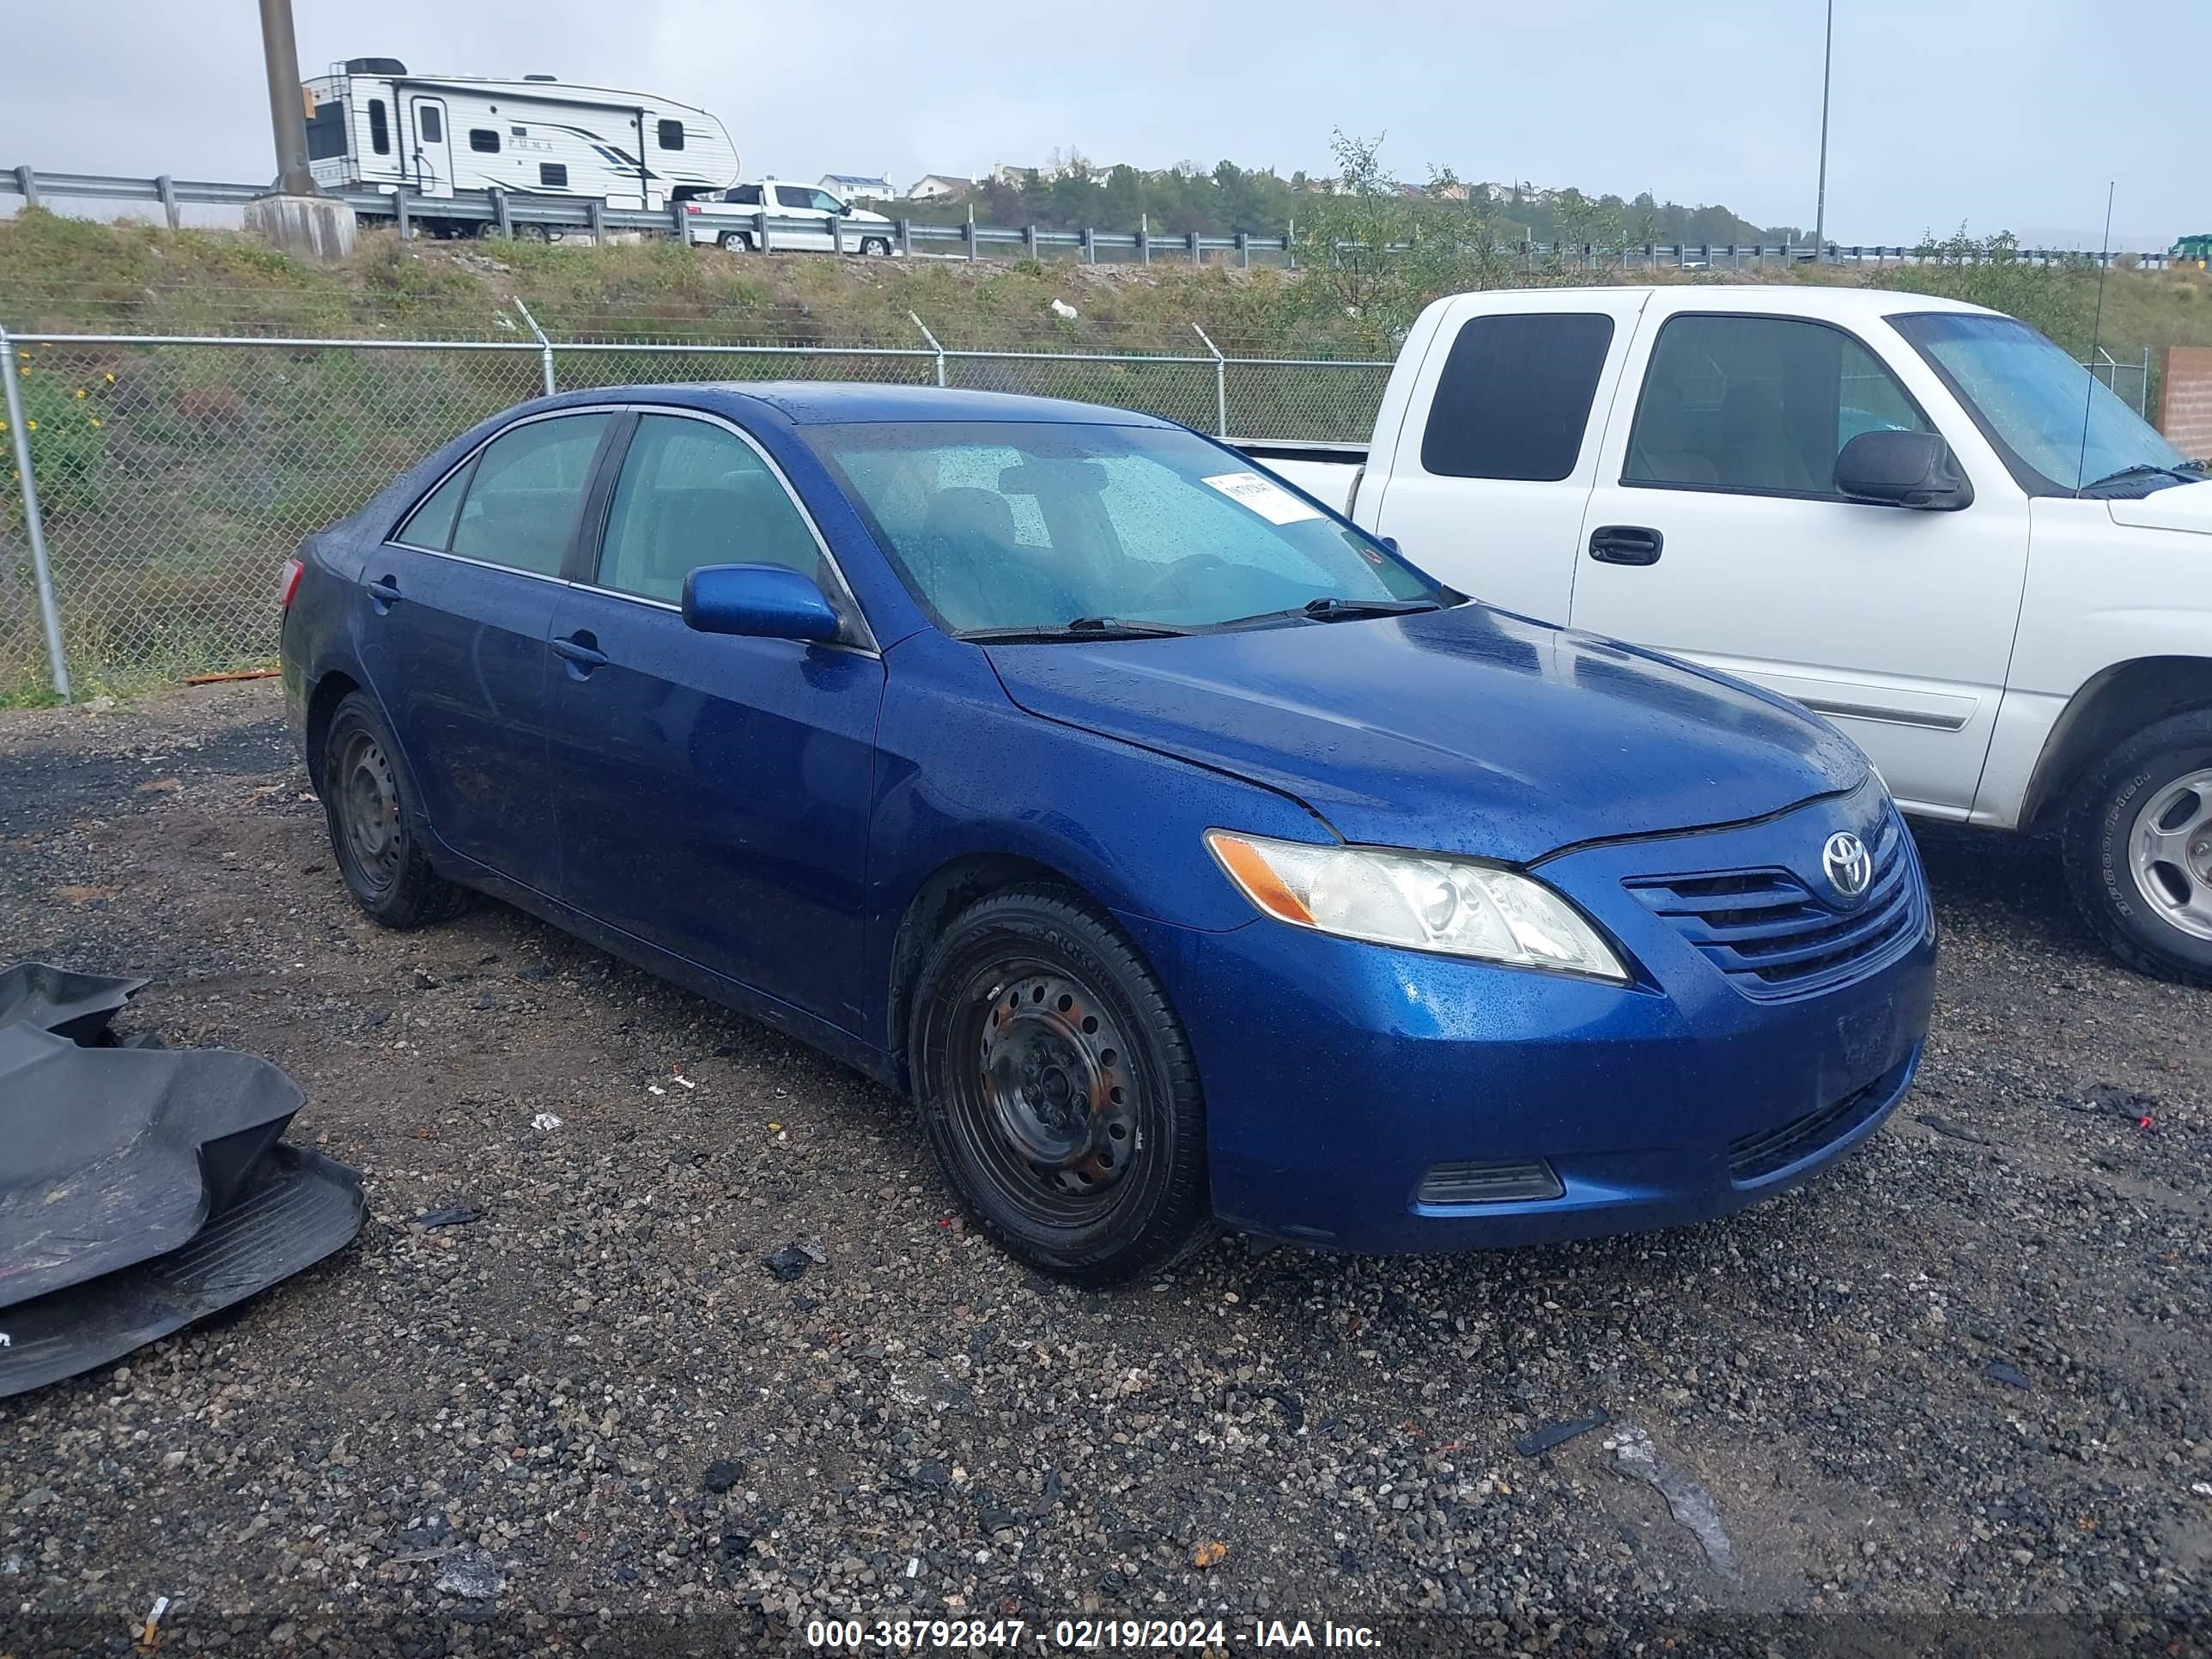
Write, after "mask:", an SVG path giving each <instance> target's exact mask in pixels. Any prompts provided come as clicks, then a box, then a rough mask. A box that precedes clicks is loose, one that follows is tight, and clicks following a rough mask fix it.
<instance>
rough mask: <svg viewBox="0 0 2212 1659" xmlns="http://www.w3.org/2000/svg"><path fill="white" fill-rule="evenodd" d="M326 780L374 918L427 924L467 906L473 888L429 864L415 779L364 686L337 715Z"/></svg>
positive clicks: (326, 751)
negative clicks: (461, 884)
mask: <svg viewBox="0 0 2212 1659" xmlns="http://www.w3.org/2000/svg"><path fill="white" fill-rule="evenodd" d="M322 780H323V790H322V793H323V811H324V814H325V816H326V817H328V818H329V820H330V829H331V852H332V854H335V855H336V857H337V866H338V873H339V874H340V875H341V876H343V877H344V878H345V884H346V886H347V888H348V889H349V890H350V891H351V892H352V894H353V896H354V902H355V903H356V904H358V905H360V906H361V908H362V910H363V911H364V912H365V913H366V914H367V915H368V917H369V919H370V920H371V921H375V922H378V923H380V924H381V925H382V926H384V927H398V928H409V927H428V926H430V925H431V924H432V923H434V922H440V921H445V920H447V918H448V917H450V916H455V915H459V914H460V913H461V911H462V910H464V909H465V908H467V907H468V902H469V900H470V898H471V893H470V892H469V890H468V889H467V888H465V887H462V886H459V885H458V884H455V883H453V882H450V881H447V879H446V878H444V877H443V876H441V875H439V874H438V873H437V872H435V871H434V870H433V869H431V868H430V860H429V857H428V854H427V853H426V852H425V851H424V848H423V845H422V842H423V840H424V836H423V831H422V817H421V811H420V807H419V805H418V803H417V800H416V794H415V780H414V778H413V776H412V775H410V773H409V772H408V770H407V763H406V761H405V760H404V758H402V757H401V756H400V753H399V745H398V744H396V743H394V742H393V741H392V732H391V730H390V728H388V727H387V726H386V725H385V723H384V716H383V715H382V714H380V713H379V712H378V710H377V707H376V705H375V704H374V702H370V701H369V699H368V697H367V696H364V695H363V694H362V693H361V692H359V691H354V692H349V693H348V694H347V696H346V697H345V700H344V701H343V702H341V703H339V704H338V706H337V709H336V710H335V711H334V712H333V713H332V714H331V724H330V729H329V731H328V732H325V734H324V738H323V767H322Z"/></svg>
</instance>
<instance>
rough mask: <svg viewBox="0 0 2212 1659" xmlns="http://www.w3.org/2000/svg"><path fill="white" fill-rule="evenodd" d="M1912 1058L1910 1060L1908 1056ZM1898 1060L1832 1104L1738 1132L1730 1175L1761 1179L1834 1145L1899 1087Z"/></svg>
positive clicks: (1732, 1148) (1731, 1148)
mask: <svg viewBox="0 0 2212 1659" xmlns="http://www.w3.org/2000/svg"><path fill="white" fill-rule="evenodd" d="M1906 1064H1907V1065H1909V1064H1911V1062H1910V1061H1907V1062H1906ZM1904 1070H1905V1066H1896V1067H1893V1068H1892V1069H1891V1070H1889V1071H1887V1072H1885V1073H1882V1074H1881V1076H1880V1077H1878V1078H1876V1079H1875V1080H1874V1081H1873V1082H1871V1083H1869V1084H1868V1085H1866V1087H1864V1088H1863V1089H1854V1090H1852V1091H1850V1093H1849V1094H1847V1095H1845V1096H1844V1097H1843V1098H1842V1099H1841V1100H1839V1101H1838V1102H1836V1103H1835V1104H1834V1105H1832V1106H1823V1107H1822V1108H1820V1110H1819V1111H1817V1112H1808V1113H1806V1114H1805V1115H1804V1116H1802V1117H1796V1118H1792V1119H1790V1121H1789V1122H1787V1123H1782V1124H1778V1125H1776V1126H1775V1127H1773V1128H1771V1129H1761V1130H1760V1131H1759V1133H1756V1134H1748V1135H1738V1136H1737V1137H1736V1138H1735V1139H1734V1140H1731V1141H1730V1142H1729V1179H1731V1180H1733V1181H1735V1182H1747V1181H1757V1180H1759V1179H1760V1178H1762V1177H1763V1176H1771V1175H1772V1174H1774V1173H1775V1172H1776V1171H1777V1170H1786V1169H1788V1168H1789V1167H1790V1165H1791V1164H1796V1163H1798V1162H1800V1161H1802V1160H1803V1159H1805V1158H1810V1157H1812V1156H1813V1154H1814V1153H1815V1152H1819V1151H1820V1149H1821V1148H1822V1147H1824V1146H1832V1145H1833V1144H1834V1143H1835V1142H1837V1141H1838V1140H1841V1139H1843V1138H1844V1136H1845V1135H1847V1134H1849V1133H1850V1132H1851V1131H1852V1130H1854V1129H1856V1128H1857V1127H1859V1125H1861V1124H1862V1123H1864V1122H1865V1121H1867V1119H1868V1118H1869V1117H1871V1116H1872V1115H1874V1114H1875V1112H1877V1111H1880V1110H1881V1107H1882V1103H1884V1102H1885V1101H1887V1099H1888V1098H1889V1097H1891V1096H1892V1095H1893V1094H1895V1093H1896V1092H1897V1086H1898V1082H1899V1074H1900V1073H1902V1072H1903V1071H1904Z"/></svg>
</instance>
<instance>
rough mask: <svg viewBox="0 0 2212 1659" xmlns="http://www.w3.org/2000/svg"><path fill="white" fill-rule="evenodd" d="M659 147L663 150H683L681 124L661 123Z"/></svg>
mask: <svg viewBox="0 0 2212 1659" xmlns="http://www.w3.org/2000/svg"><path fill="white" fill-rule="evenodd" d="M660 147H661V149H683V148H684V123H683V122H681V121H663V122H662V123H661V124H660Z"/></svg>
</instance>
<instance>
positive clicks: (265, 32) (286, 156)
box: [261, 0, 317, 196]
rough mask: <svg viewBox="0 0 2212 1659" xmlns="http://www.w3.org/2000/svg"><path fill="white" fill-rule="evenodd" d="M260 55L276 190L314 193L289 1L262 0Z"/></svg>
mask: <svg viewBox="0 0 2212 1659" xmlns="http://www.w3.org/2000/svg"><path fill="white" fill-rule="evenodd" d="M261 55H262V57H263V58H264V59H265V60H266V61H267V64H268V66H269V124H270V127H271V128H273V129H274V131H275V132H276V189H277V191H278V192H279V193H280V194H282V195H285V196H313V195H315V194H317V191H316V190H315V176H314V174H313V173H311V172H309V171H308V168H307V110H306V106H305V105H304V103H303V101H302V99H301V91H300V45H299V42H298V41H297V40H295V39H294V37H293V33H292V0H261Z"/></svg>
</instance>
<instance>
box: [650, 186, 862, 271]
mask: <svg viewBox="0 0 2212 1659" xmlns="http://www.w3.org/2000/svg"><path fill="white" fill-rule="evenodd" d="M763 215H764V216H766V222H765V225H763ZM684 228H685V231H686V234H687V236H688V239H689V240H690V243H691V245H692V246H694V247H699V246H719V247H721V248H723V249H724V250H726V252H731V253H757V252H764V251H768V250H773V251H775V252H791V251H792V250H793V249H807V250H811V251H813V252H823V253H828V252H834V251H836V250H838V249H841V248H842V250H843V251H844V252H847V253H864V254H880V255H882V256H883V257H884V258H892V257H894V256H896V254H897V253H898V252H899V249H898V245H897V243H896V241H895V240H893V238H894V237H895V235H896V231H897V227H896V225H894V224H893V223H892V222H891V221H890V220H889V219H887V218H885V217H884V216H883V215H882V214H880V213H876V212H872V211H871V210H868V209H866V208H863V207H855V206H854V205H853V204H851V203H850V202H848V201H846V200H845V199H844V198H843V197H841V196H838V195H836V194H834V193H833V192H831V191H826V190H824V189H823V188H822V187H821V186H820V185H799V184H793V183H792V182H791V181H790V180H789V179H760V180H758V181H757V182H755V183H746V184H738V185H731V186H730V188H728V189H727V190H718V191H706V192H704V193H702V194H700V195H696V196H694V197H690V199H689V200H687V201H686V202H685V203H684ZM763 228H764V229H765V230H766V231H767V240H766V241H765V243H763V240H762V235H761V233H762V231H763Z"/></svg>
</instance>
